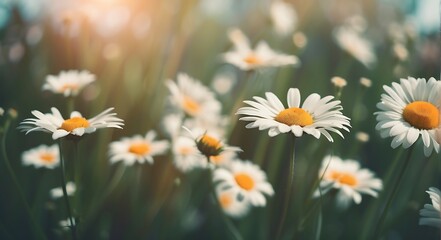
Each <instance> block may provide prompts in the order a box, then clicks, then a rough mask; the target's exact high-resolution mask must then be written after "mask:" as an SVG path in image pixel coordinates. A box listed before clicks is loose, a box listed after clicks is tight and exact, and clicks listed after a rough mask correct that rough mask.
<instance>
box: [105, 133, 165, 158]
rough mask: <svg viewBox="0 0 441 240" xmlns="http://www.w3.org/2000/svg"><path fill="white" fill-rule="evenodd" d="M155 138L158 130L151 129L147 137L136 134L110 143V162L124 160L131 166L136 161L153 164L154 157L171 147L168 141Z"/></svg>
mask: <svg viewBox="0 0 441 240" xmlns="http://www.w3.org/2000/svg"><path fill="white" fill-rule="evenodd" d="M155 138H156V132H155V131H153V130H150V131H148V132H147V134H146V135H145V137H143V136H141V135H135V136H133V137H130V138H128V137H124V138H122V139H121V140H120V141H116V142H112V143H110V149H109V156H110V162H111V163H115V162H118V161H122V162H124V164H125V165H127V166H131V165H133V164H134V163H135V162H138V163H144V162H148V163H150V164H153V157H154V156H157V155H161V154H164V153H165V152H166V151H167V150H168V148H169V143H168V141H166V140H161V141H154V139H155Z"/></svg>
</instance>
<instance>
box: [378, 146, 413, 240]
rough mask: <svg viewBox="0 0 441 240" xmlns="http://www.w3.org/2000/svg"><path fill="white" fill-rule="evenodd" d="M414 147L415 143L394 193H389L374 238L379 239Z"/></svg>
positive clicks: (401, 171) (409, 152)
mask: <svg viewBox="0 0 441 240" xmlns="http://www.w3.org/2000/svg"><path fill="white" fill-rule="evenodd" d="M413 149H414V145H412V146H411V147H410V149H409V151H408V152H407V157H406V159H405V161H404V163H403V165H402V167H401V169H400V172H399V173H398V178H397V179H396V181H395V183H394V185H393V188H392V193H391V194H390V195H389V198H388V199H387V202H386V205H385V207H384V208H383V211H382V212H381V215H380V219H379V220H378V222H377V226H376V228H375V235H374V238H373V239H378V238H379V237H380V235H381V227H382V225H383V222H384V220H385V218H386V215H387V212H388V211H389V207H390V204H391V203H392V200H393V199H394V197H395V195H396V193H397V190H398V187H399V185H400V183H401V180H402V178H403V176H404V172H405V171H406V169H407V167H408V166H409V162H410V157H411V156H412V152H413Z"/></svg>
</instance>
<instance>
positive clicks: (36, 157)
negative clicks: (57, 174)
mask: <svg viewBox="0 0 441 240" xmlns="http://www.w3.org/2000/svg"><path fill="white" fill-rule="evenodd" d="M21 158H22V161H23V164H24V165H34V167H36V168H40V167H46V168H49V169H53V168H55V167H57V166H58V164H59V163H60V157H59V149H58V146H57V145H56V144H55V145H52V146H46V145H40V146H38V147H36V148H32V149H30V150H27V151H25V152H23V154H22V157H21Z"/></svg>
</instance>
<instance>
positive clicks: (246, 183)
mask: <svg viewBox="0 0 441 240" xmlns="http://www.w3.org/2000/svg"><path fill="white" fill-rule="evenodd" d="M234 179H235V180H236V182H237V184H238V185H239V186H240V187H241V188H243V189H245V190H247V191H249V190H251V189H253V187H254V180H253V179H252V178H251V177H250V176H249V175H248V174H245V173H239V174H236V176H234Z"/></svg>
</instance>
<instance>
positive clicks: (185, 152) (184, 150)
mask: <svg viewBox="0 0 441 240" xmlns="http://www.w3.org/2000/svg"><path fill="white" fill-rule="evenodd" d="M192 152H193V149H192V148H191V147H181V148H180V149H179V153H180V154H182V155H189V154H191V153H192Z"/></svg>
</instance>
